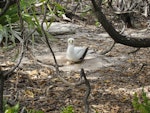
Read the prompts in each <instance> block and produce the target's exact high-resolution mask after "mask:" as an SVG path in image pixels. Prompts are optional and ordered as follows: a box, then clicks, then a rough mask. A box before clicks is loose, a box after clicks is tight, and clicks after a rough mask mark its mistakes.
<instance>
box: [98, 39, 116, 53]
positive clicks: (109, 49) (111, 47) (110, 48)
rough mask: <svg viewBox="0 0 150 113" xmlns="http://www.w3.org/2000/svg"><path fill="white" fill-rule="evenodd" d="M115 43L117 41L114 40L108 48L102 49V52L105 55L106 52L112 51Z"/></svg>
mask: <svg viewBox="0 0 150 113" xmlns="http://www.w3.org/2000/svg"><path fill="white" fill-rule="evenodd" d="M115 44H116V42H115V41H114V42H113V44H112V45H111V46H110V47H109V48H108V49H107V50H105V51H102V52H101V53H100V54H101V55H105V54H106V53H108V52H110V51H111V50H112V49H113V47H114V46H115Z"/></svg>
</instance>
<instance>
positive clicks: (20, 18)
mask: <svg viewBox="0 0 150 113" xmlns="http://www.w3.org/2000/svg"><path fill="white" fill-rule="evenodd" d="M17 6H18V16H19V20H20V25H21V28H20V29H21V38H22V39H24V25H23V19H22V16H21V9H20V0H17ZM20 43H21V53H20V55H19V59H18V62H17V63H16V65H15V66H14V67H13V68H12V69H10V70H8V71H6V72H5V73H4V74H3V76H4V78H5V79H7V78H8V77H9V76H10V75H11V74H12V73H13V72H14V71H15V69H16V68H17V67H18V66H19V65H20V63H21V61H22V59H23V55H24V52H25V51H24V40H22V41H21V42H20Z"/></svg>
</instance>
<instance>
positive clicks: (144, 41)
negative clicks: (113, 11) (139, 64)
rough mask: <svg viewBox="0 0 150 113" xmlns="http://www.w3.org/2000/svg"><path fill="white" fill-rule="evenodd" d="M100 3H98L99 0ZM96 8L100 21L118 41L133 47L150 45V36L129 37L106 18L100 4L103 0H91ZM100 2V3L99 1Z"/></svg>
mask: <svg viewBox="0 0 150 113" xmlns="http://www.w3.org/2000/svg"><path fill="white" fill-rule="evenodd" d="M96 1H97V2H98V3H97V2H96ZM91 2H92V4H93V7H94V10H95V15H96V16H97V18H98V21H99V22H100V23H101V24H102V26H103V27H104V29H105V30H106V32H107V33H108V34H109V35H110V36H111V38H112V39H113V40H114V41H115V42H116V43H120V44H123V45H127V46H131V47H137V48H139V47H150V38H149V37H146V38H143V37H138V38H137V37H128V36H124V35H121V34H119V32H117V31H116V30H115V29H114V27H113V26H112V24H111V23H110V22H109V21H108V20H107V19H106V16H105V15H104V14H103V12H102V8H101V6H100V5H99V4H100V3H101V2H102V0H91ZM99 2H100V3H99Z"/></svg>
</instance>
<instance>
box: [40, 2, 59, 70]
mask: <svg viewBox="0 0 150 113" xmlns="http://www.w3.org/2000/svg"><path fill="white" fill-rule="evenodd" d="M48 2H49V0H47V2H46V3H45V4H44V15H43V20H42V23H41V32H42V34H43V36H44V37H45V40H46V43H47V45H48V47H49V49H50V52H51V53H52V56H53V59H54V62H55V67H56V71H59V69H58V63H57V60H56V57H55V54H54V52H53V50H52V48H51V45H50V44H49V41H48V36H47V33H46V31H45V30H44V25H43V24H44V22H45V20H46V11H47V3H48Z"/></svg>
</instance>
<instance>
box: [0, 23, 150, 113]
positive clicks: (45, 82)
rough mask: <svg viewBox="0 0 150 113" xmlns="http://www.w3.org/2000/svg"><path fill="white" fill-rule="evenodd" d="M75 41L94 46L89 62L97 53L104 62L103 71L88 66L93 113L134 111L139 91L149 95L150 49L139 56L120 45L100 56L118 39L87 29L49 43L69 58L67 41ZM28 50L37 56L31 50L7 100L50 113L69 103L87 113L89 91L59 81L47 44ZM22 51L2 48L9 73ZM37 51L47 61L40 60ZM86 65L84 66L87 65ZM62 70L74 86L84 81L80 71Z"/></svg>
mask: <svg viewBox="0 0 150 113" xmlns="http://www.w3.org/2000/svg"><path fill="white" fill-rule="evenodd" d="M133 32H134V33H135V31H133ZM145 33H146V31H145ZM70 37H73V38H75V39H76V42H77V43H76V45H78V46H89V51H92V52H91V53H90V54H87V56H86V58H85V60H86V61H87V62H88V60H89V59H88V56H89V55H92V54H95V58H94V59H97V58H98V59H100V61H101V64H100V65H101V66H100V67H99V65H98V64H95V62H94V63H93V64H92V63H91V64H90V65H91V66H93V65H94V67H95V68H94V67H93V68H91V69H90V66H89V67H88V68H87V67H86V66H85V73H86V76H87V79H88V80H89V82H90V85H91V93H90V96H89V99H88V101H89V105H90V110H91V111H90V113H96V111H97V112H98V113H133V112H134V111H133V107H132V100H133V95H134V93H135V92H137V93H138V94H140V93H141V91H142V88H143V87H144V88H145V92H147V95H148V97H149V96H150V93H149V90H150V89H149V88H150V72H149V70H150V65H149V64H150V60H149V59H150V50H149V48H141V49H140V50H139V51H137V52H136V53H133V54H132V53H131V54H129V53H130V52H131V51H134V50H136V48H132V47H127V46H124V45H121V44H116V45H115V46H114V48H113V49H112V50H111V51H110V52H109V53H107V54H106V55H100V53H101V52H102V51H105V50H106V48H108V47H110V46H111V44H112V43H113V40H112V39H111V38H110V37H109V36H107V33H106V32H104V30H101V28H96V27H95V26H86V27H84V26H82V27H80V28H79V29H78V30H77V32H76V33H75V34H71V35H63V36H62V35H60V36H54V37H53V38H52V39H50V42H51V46H52V49H53V50H54V53H55V54H57V55H58V54H59V55H60V56H61V53H63V54H65V52H66V49H67V39H68V38H70ZM29 47H30V48H31V49H32V52H31V51H27V52H26V54H25V56H24V58H23V61H22V63H21V65H20V68H19V69H18V70H17V71H16V72H15V74H14V75H13V76H12V77H11V78H9V79H8V80H7V81H6V82H5V88H4V97H5V99H7V100H8V101H9V102H10V103H12V104H14V103H17V102H19V103H20V106H21V108H23V107H26V108H27V109H39V110H42V111H44V112H45V113H60V111H61V110H62V108H63V107H66V106H68V105H72V106H73V108H74V110H75V113H83V112H84V103H83V97H84V94H85V90H86V87H85V86H84V85H81V86H78V87H71V86H67V85H66V84H65V83H63V82H62V81H61V80H60V79H59V78H57V76H56V73H55V68H54V67H53V66H52V65H48V64H51V63H52V62H53V59H52V55H51V53H50V51H49V48H48V47H47V46H46V44H45V43H43V42H36V43H35V44H34V47H33V45H31V46H29ZM17 51H18V49H17V47H16V48H13V49H9V50H0V62H1V65H2V66H3V67H4V68H5V69H6V68H9V67H11V66H13V65H14V62H13V61H14V59H15V55H16V53H17ZM32 53H34V56H35V57H36V59H40V61H42V62H43V63H41V62H37V60H36V59H35V57H33V54H32ZM31 54H32V55H31ZM98 56H100V57H98ZM56 58H57V56H56ZM61 60H62V62H63V63H66V60H65V58H63V57H62V58H60V59H59V60H58V64H59V63H60V62H61ZM63 60H64V61H63ZM62 62H61V63H62ZM83 63H84V62H83ZM105 63H107V64H108V65H105ZM109 64H111V65H109ZM71 65H74V64H71ZM78 65H80V64H78ZM82 67H83V68H84V65H83V66H82ZM97 67H98V68H97ZM60 70H61V74H62V77H64V78H65V79H66V80H68V81H70V82H72V83H74V82H75V81H78V79H79V77H80V75H79V74H80V68H79V69H78V68H77V69H76V68H75V69H74V68H72V70H70V68H68V69H66V68H65V70H63V68H61V67H60Z"/></svg>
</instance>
